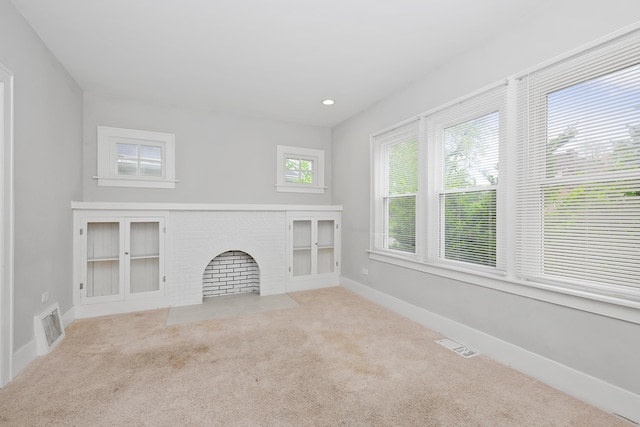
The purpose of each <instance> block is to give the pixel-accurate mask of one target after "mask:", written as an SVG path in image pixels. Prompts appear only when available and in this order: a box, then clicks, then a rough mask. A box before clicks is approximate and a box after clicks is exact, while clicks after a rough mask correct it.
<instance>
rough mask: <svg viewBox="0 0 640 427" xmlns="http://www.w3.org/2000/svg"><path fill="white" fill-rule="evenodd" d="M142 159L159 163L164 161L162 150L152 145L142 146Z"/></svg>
mask: <svg viewBox="0 0 640 427" xmlns="http://www.w3.org/2000/svg"><path fill="white" fill-rule="evenodd" d="M140 158H141V159H145V160H155V161H158V162H159V161H161V160H162V148H160V147H154V146H150V145H141V146H140Z"/></svg>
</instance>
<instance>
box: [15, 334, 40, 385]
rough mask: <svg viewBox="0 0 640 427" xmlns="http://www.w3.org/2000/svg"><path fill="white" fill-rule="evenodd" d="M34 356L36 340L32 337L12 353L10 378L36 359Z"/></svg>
mask: <svg viewBox="0 0 640 427" xmlns="http://www.w3.org/2000/svg"><path fill="white" fill-rule="evenodd" d="M36 357H38V342H37V341H36V339H35V338H33V339H32V340H31V341H29V342H28V343H26V344H25V345H23V346H22V347H20V348H19V349H18V350H16V351H15V352H14V353H13V359H12V362H13V363H12V366H11V368H12V369H11V371H12V372H11V379H12V380H13V379H14V378H15V377H17V376H18V374H19V373H20V372H22V371H23V370H24V369H25V368H26V367H27V366H29V364H30V363H31V362H33V361H34V360H36Z"/></svg>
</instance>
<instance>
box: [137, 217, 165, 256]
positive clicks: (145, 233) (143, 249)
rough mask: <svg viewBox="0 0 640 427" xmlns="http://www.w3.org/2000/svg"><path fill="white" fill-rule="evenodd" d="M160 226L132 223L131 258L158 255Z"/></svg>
mask: <svg viewBox="0 0 640 427" xmlns="http://www.w3.org/2000/svg"><path fill="white" fill-rule="evenodd" d="M159 238H160V224H159V223H158V222H154V221H151V222H132V223H131V231H130V241H131V243H130V245H131V251H130V252H131V257H138V256H151V255H153V256H157V255H158V254H159V253H160V243H159Z"/></svg>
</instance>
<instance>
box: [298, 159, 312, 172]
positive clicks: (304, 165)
mask: <svg viewBox="0 0 640 427" xmlns="http://www.w3.org/2000/svg"><path fill="white" fill-rule="evenodd" d="M300 169H302V170H303V171H310V170H313V161H311V160H300Z"/></svg>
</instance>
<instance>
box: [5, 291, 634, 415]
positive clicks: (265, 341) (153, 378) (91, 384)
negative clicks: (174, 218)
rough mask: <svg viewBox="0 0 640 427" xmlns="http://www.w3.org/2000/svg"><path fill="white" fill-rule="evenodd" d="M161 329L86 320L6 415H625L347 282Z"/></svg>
mask: <svg viewBox="0 0 640 427" xmlns="http://www.w3.org/2000/svg"><path fill="white" fill-rule="evenodd" d="M291 297H292V298H293V299H294V300H295V301H296V302H297V303H298V306H297V307H293V308H286V309H282V310H274V311H268V312H260V313H255V314H247V315H243V316H239V317H233V318H226V319H214V320H206V321H199V322H194V323H183V324H178V325H172V326H166V323H165V322H166V320H167V313H168V311H167V310H156V311H150V312H143V313H135V314H126V315H117V316H109V317H103V318H97V319H87V320H78V321H76V322H74V323H73V324H72V325H71V326H70V327H69V328H68V329H67V336H66V338H65V340H64V341H63V342H62V343H61V344H60V345H59V346H58V347H57V348H56V349H55V350H54V351H53V352H52V353H51V354H49V355H48V356H46V357H43V358H40V359H38V360H36V361H35V362H34V363H32V364H31V365H30V366H29V367H28V368H27V369H26V370H25V371H24V372H23V373H22V374H20V375H19V376H18V378H16V379H15V380H14V381H13V382H12V383H11V384H9V385H8V386H6V387H5V388H4V389H0V424H1V425H7V426H52V425H53V426H124V425H127V426H129V425H135V426H146V425H148V426H629V425H630V424H629V423H627V422H625V421H623V420H621V419H619V418H617V417H615V416H613V415H609V414H606V413H604V412H601V411H599V410H597V409H595V408H593V407H591V406H589V405H587V404H585V403H583V402H580V401H578V400H576V399H574V398H572V397H570V396H567V395H565V394H563V393H560V392H559V391H556V390H554V389H552V388H550V387H547V386H545V385H543V384H541V383H539V382H538V381H535V380H533V379H531V378H528V377H526V376H524V375H522V374H520V373H518V372H516V371H514V370H511V369H509V368H507V367H505V366H503V365H500V364H498V363H496V362H494V361H492V360H490V359H489V358H487V357H486V356H483V355H479V356H476V357H472V358H469V359H465V358H463V357H461V356H459V355H458V354H456V353H454V352H452V351H450V350H448V349H447V348H445V347H443V346H441V345H439V344H437V343H435V340H436V339H439V338H442V337H441V336H440V335H438V334H436V333H434V332H432V331H429V330H428V329H425V328H424V327H422V326H420V325H418V324H416V323H413V322H411V321H409V320H407V319H404V318H402V317H400V316H398V315H396V314H394V313H392V312H390V311H388V310H385V309H383V308H380V307H378V306H376V305H374V304H372V303H370V302H368V301H366V300H364V299H362V298H360V297H358V296H356V295H354V294H352V293H350V292H348V291H346V290H344V289H341V288H331V289H324V290H317V291H309V292H300V293H294V294H291Z"/></svg>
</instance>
